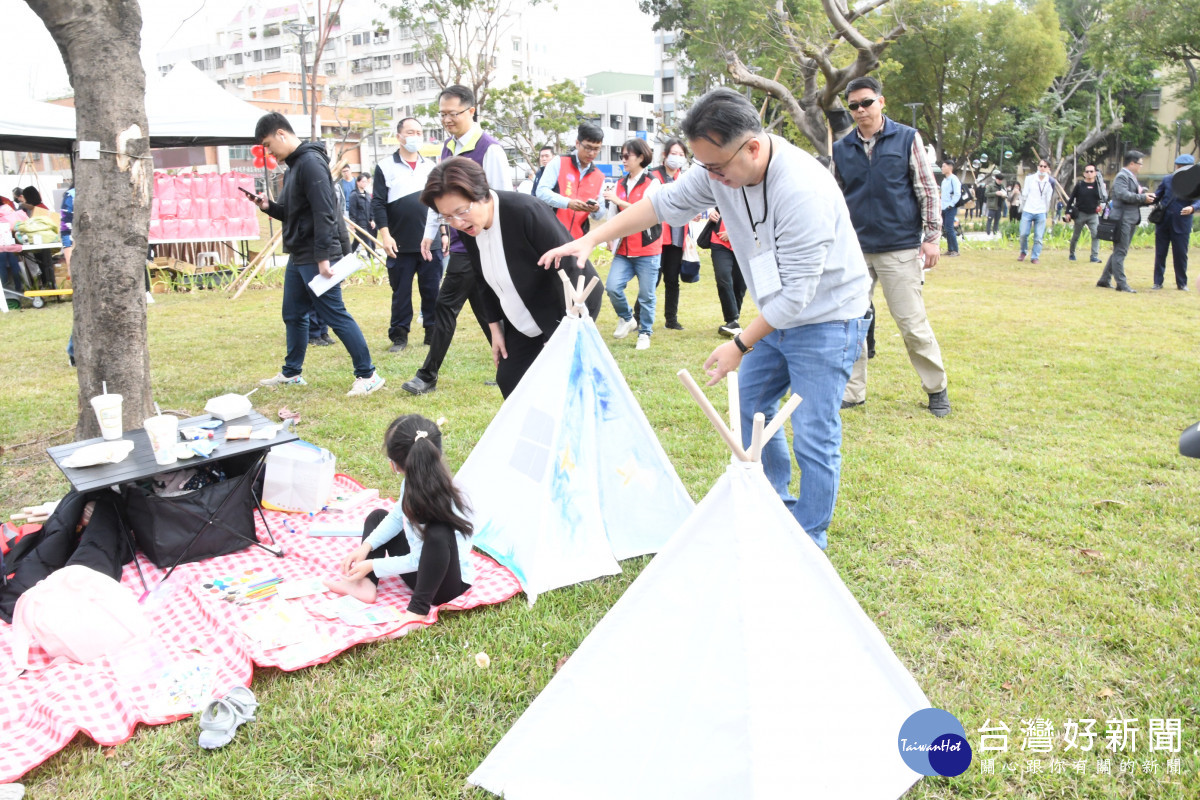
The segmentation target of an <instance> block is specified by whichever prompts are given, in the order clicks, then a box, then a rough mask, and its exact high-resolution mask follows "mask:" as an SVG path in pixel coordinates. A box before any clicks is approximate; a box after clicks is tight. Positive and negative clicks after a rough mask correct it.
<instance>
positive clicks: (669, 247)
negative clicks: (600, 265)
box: [650, 139, 688, 331]
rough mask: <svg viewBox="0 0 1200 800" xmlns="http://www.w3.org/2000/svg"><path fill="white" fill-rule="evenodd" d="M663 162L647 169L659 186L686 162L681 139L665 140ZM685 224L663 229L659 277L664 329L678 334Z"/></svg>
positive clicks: (674, 175) (686, 155)
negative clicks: (663, 293) (663, 292)
mask: <svg viewBox="0 0 1200 800" xmlns="http://www.w3.org/2000/svg"><path fill="white" fill-rule="evenodd" d="M662 152H663V163H662V164H660V165H659V166H657V167H654V168H652V169H651V170H650V173H651V174H652V175H654V177H656V178H658V180H659V182H660V183H662V184H668V183H671V182H673V181H674V180H675V179H676V178H678V177H679V174H680V173H681V172H682V171H683V168H684V167H686V166H687V163H688V151H687V147H686V146H685V145H684V143H683V140H682V139H668V140H667V141H666V142H664V143H663V150H662ZM687 232H688V229H687V226H686V225H680V226H679V227H665V228H664V229H663V240H662V242H663V248H662V262H661V263H662V266H661V269H660V270H659V273H658V274H659V278H660V280H662V281H663V282H664V283H666V285H667V296H666V298H664V299H665V303H664V305H663V309H664V316H666V318H667V319H666V327H668V328H670V329H671V330H676V331H681V330H683V326H682V325H680V324H679V265H680V264H682V263H683V242H684V237H685V236H686V235H687Z"/></svg>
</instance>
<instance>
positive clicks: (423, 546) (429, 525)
mask: <svg viewBox="0 0 1200 800" xmlns="http://www.w3.org/2000/svg"><path fill="white" fill-rule="evenodd" d="M384 451H385V452H386V453H387V456H388V461H389V462H391V465H392V472H397V473H400V474H402V475H404V480H403V481H402V482H401V484H400V500H399V502H397V503H396V505H395V507H394V508H393V509H392V510H391V512H390V513H389V512H387V511H384V510H383V509H381V508H380V509H376V510H374V511H372V512H371V513H370V514H369V515H368V516H367V519H366V521H365V523H364V524H363V542H362V544H361V545H359V546H358V547H357V548H355V550H354V551H353V552H351V553H350V554H349V555H347V556H346V558H345V559H344V560H343V561H342V576H343V577H341V578H340V579H338V580H327V581H325V585H326V586H328V587H329V589H330V590H331V591H334V592H337V593H338V594H348V595H350V596H351V597H356V598H358V599H359V600H362V601H363V602H364V603H374V602H375V597H376V593H377V591H378V586H379V579H380V578H390V577H393V576H396V575H399V576H400V577H401V578H402V579H403V580H404V582H405V583H406V584H408V586H409V588H411V589H412V593H413V594H412V600H410V601H409V604H408V614H407V616H408V617H409V618H410V619H425V617H426V616H427V615H428V614H429V607H430V606H436V605H441V604H442V603H447V602H449V601H451V600H453V599H454V598H456V597H458V596H459V595H461V594H462V593H463V592H465V591H467V590H468V589H470V588H471V583H472V581H474V579H475V576H474V570H473V568H472V566H471V542H470V539H469V538H468V537H469V536H470V535H471V533H472V530H473V529H472V526H471V523H470V521H468V520H467V519H465V518H464V517H463V516H462V513H461V512H460V510H459V509H464V508H467V504H466V500H465V498H464V496H463V494H462V492H461V491H459V489H458V487H457V486H455V485H454V479H453V477H452V476H451V474H450V468H449V467H448V466H447V465H446V462H445V460H444V459H443V458H442V432H441V431H440V430H438V427H437V425H436V424H434V423H433V422H431V421H430V420H427V419H425V418H424V417H422V416H420V415H418V414H408V415H406V416H403V417H400V418H399V419H397V420H395V421H394V422H393V423H392V424H391V425H390V426H388V430H387V434H386V435H385V436H384Z"/></svg>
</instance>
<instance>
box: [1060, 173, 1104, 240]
mask: <svg viewBox="0 0 1200 800" xmlns="http://www.w3.org/2000/svg"><path fill="white" fill-rule="evenodd" d="M1107 202H1108V196H1107V195H1106V194H1105V192H1104V181H1103V180H1102V179H1101V178H1100V175H1099V173H1098V172H1097V171H1096V165H1095V164H1088V165H1087V166H1085V167H1084V168H1083V178H1082V179H1081V180H1079V181H1078V182H1076V184H1075V188H1074V189H1072V190H1071V196H1070V197H1069V198H1067V221H1068V222H1070V221H1072V220H1074V221H1075V231H1074V232H1073V233H1072V234H1071V255H1070V256H1068V258H1070V260H1071V261H1074V260H1075V245H1076V244H1077V243H1078V242H1079V234H1081V233H1083V229H1084V228H1087V229H1088V233H1090V234H1091V235H1092V263H1093V264H1099V263H1100V240H1099V239H1097V238H1096V230H1097V229H1098V228H1099V226H1100V213H1101V212H1102V211H1103V210H1104V204H1105V203H1107Z"/></svg>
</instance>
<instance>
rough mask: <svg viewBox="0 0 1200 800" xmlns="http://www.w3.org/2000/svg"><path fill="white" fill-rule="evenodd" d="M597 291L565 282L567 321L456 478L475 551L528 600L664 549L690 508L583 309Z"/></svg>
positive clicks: (672, 472)
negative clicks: (511, 577) (511, 578)
mask: <svg viewBox="0 0 1200 800" xmlns="http://www.w3.org/2000/svg"><path fill="white" fill-rule="evenodd" d="M564 278H565V276H564ZM564 283H565V281H564ZM594 285H595V280H594V279H593V284H592V286H590V287H588V289H583V287H582V286H581V287H579V290H578V291H577V290H576V289H575V288H573V287H570V286H569V285H567V286H566V287H565V289H566V291H567V293H568V297H569V298H570V299H569V302H568V308H569V309H570V311H569V313H568V316H567V319H565V320H564V321H563V322H562V323H561V324H560V325H559V326H558V330H557V331H555V333H554V335H553V336H551V337H550V341H548V342H547V343H546V347H545V348H544V349H543V350H542V352H541V354H540V355H539V356H538V358H537V361H535V362H534V364H533V366H532V367H530V368H529V371H528V372H527V373H526V374H525V376H524V377H523V378H522V379H521V382H520V383H519V384H518V385H517V388H516V390H515V391H514V392H513V393H512V394H511V395H510V396H509V397H508V399H507V400H506V401H505V402H504V405H503V406H501V407H500V411H499V412H497V414H496V417H495V418H494V419H493V420H492V422H491V424H490V425H489V426H488V428H487V430H486V431H485V432H484V434H483V437H482V438H481V439H480V440H479V442H478V443H477V444H476V445H475V448H474V449H473V450H472V451H471V455H470V456H469V457H468V458H467V461H466V463H465V464H463V466H462V469H460V470H459V472H458V475H457V476H456V480H457V482H458V483H459V485H460V486H461V487H462V488H463V489H464V490H465V491H466V493H467V496H468V498H469V499H470V503H471V506H472V509H473V511H472V516H473V520H474V522H475V535H474V536H473V537H472V542H473V544H474V545H475V546H476V547H478V548H480V549H481V550H484V551H485V552H487V553H489V554H490V555H492V556H493V557H494V558H495V559H496V560H497V561H499V562H500V563H501V564H503V565H504V566H506V567H508V568H509V569H510V570H512V571H513V573H514V574H515V575H516V576H517V579H518V580H520V582H521V587H522V588H523V589H524V590H525V593H526V594H527V595H528V597H529V600H530V602H533V601H534V600H535V599H536V598H537V595H538V594H540V593H541V592H544V591H547V590H549V589H555V588H558V587H560V586H568V585H570V584H573V583H579V582H581V581H586V580H591V579H593V578H597V577H600V576H602V575H615V574H617V573H619V572H620V571H621V568H620V565H619V564H618V563H617V562H618V561H620V560H621V559H625V558H632V557H633V556H639V555H645V554H646V553H654V552H657V551H658V550H659V549H660V548H661V547H662V546H663V544H665V543H666V541H667V539H669V538H670V537H671V535H672V534H673V533H674V532H675V530H676V528H678V527H679V525H680V524H681V523H682V522H683V521H684V520H685V519H687V517H688V515H689V514H690V513H691V511H692V508H693V505H694V504H693V503H692V499H691V497H689V496H688V493H687V490H685V489H684V488H683V484H682V483H680V481H679V476H678V475H676V473H675V468H674V467H673V466H672V465H671V462H670V460H669V459H668V458H667V454H666V453H665V452H663V449H662V446H661V445H659V443H658V439H657V437H655V435H654V431H653V430H652V429H651V428H650V423H649V422H648V421H647V420H646V415H645V414H644V413H642V409H641V407H640V406H639V405H638V403H637V400H636V399H635V398H634V396H633V393H632V392H631V391H630V390H629V386H628V384H626V383H625V378H624V377H623V376H622V375H621V371H620V369H619V368H618V367H617V364H616V362H615V361H614V360H613V357H612V355H611V354H610V353H609V352H608V348H607V347H605V345H604V341H603V339H602V338H601V337H600V332H599V331H598V330H597V329H596V324H595V323H594V322H593V321H592V320H591V318H589V317H588V316H587V314H586V311H584V312H583V313H580V309H582V308H583V306H582V303H583V298H584V297H586V295H587V293H588V291H589V290H590V289H591V288H593V287H594Z"/></svg>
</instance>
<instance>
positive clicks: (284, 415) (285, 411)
mask: <svg viewBox="0 0 1200 800" xmlns="http://www.w3.org/2000/svg"><path fill="white" fill-rule="evenodd" d="M279 418H280V419H291V420H295V421H296V422H299V421H300V415H299V414H298V413H297V412H295V411H292V410H291V409H290V408H288V407H287V406H284V407H283V408H281V409H279Z"/></svg>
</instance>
